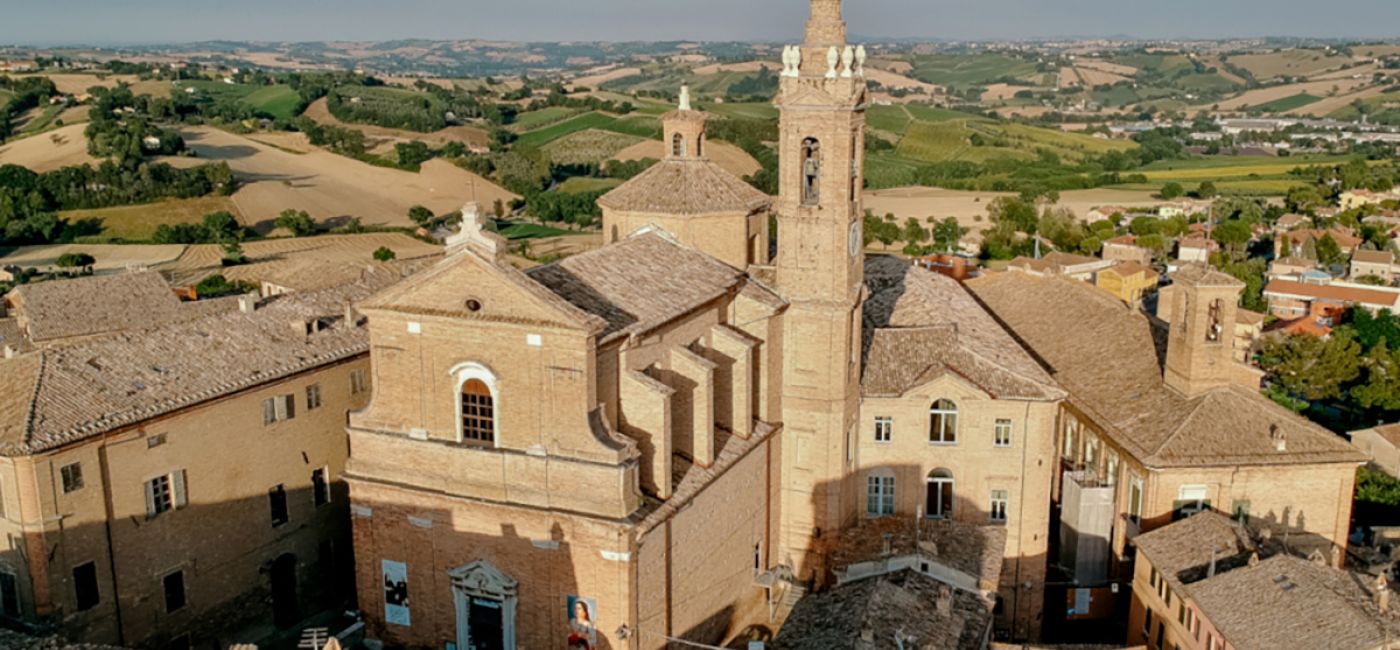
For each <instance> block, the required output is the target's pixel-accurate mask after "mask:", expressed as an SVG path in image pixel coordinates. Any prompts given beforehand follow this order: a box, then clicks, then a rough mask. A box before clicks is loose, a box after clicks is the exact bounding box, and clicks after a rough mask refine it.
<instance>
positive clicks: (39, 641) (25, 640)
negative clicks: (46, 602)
mask: <svg viewBox="0 0 1400 650" xmlns="http://www.w3.org/2000/svg"><path fill="white" fill-rule="evenodd" d="M0 648H4V649H5V650H122V649H121V648H118V647H117V646H110V645H103V644H100V643H75V642H72V641H68V640H67V639H64V638H63V637H60V636H46V637H36V636H29V635H27V634H21V633H19V632H15V631H13V630H5V629H0Z"/></svg>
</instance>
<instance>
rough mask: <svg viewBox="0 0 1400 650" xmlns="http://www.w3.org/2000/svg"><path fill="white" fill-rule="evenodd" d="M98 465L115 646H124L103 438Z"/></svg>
mask: <svg viewBox="0 0 1400 650" xmlns="http://www.w3.org/2000/svg"><path fill="white" fill-rule="evenodd" d="M97 458H98V463H99V465H100V466H101V468H102V507H103V508H105V509H106V513H107V516H106V518H105V520H104V521H103V522H102V526H103V528H104V529H105V532H106V535H107V565H108V567H109V568H110V571H111V574H112V604H113V605H115V607H114V612H113V613H114V616H115V618H116V621H117V645H119V646H125V645H126V626H125V624H123V622H122V598H121V589H120V587H118V585H117V553H116V543H115V542H114V540H113V537H112V520H113V518H114V517H115V516H116V515H115V514H114V512H115V508H114V507H113V505H112V466H111V463H110V462H109V461H108V458H107V439H106V438H105V437H104V438H103V440H102V443H101V444H100V445H98V447H97Z"/></svg>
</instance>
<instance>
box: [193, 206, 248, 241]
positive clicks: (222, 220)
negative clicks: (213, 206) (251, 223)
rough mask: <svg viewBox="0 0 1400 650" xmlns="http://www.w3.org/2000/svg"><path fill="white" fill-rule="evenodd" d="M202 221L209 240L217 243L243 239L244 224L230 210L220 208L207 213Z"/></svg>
mask: <svg viewBox="0 0 1400 650" xmlns="http://www.w3.org/2000/svg"><path fill="white" fill-rule="evenodd" d="M202 223H203V225H204V231H205V233H206V237H207V238H208V241H211V242H214V243H216V244H224V243H228V242H239V241H243V226H241V225H239V223H238V219H237V218H236V217H234V216H233V215H232V214H231V213H229V212H226V211H223V210H220V211H219V212H211V213H209V214H206V215H204V220H203V222H202Z"/></svg>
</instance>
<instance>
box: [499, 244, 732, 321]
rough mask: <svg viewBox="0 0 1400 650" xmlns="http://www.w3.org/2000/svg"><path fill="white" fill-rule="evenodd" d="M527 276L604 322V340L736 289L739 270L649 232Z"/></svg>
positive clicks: (565, 260)
mask: <svg viewBox="0 0 1400 650" xmlns="http://www.w3.org/2000/svg"><path fill="white" fill-rule="evenodd" d="M526 274H527V275H528V276H529V277H530V278H531V279H533V280H534V281H536V282H538V283H540V284H542V285H544V286H545V287H547V288H548V289H549V290H550V291H553V292H554V293H555V294H557V295H558V296H559V297H561V298H563V299H564V300H566V301H568V302H570V303H572V304H573V305H574V306H576V307H578V308H579V309H582V310H583V311H585V312H587V313H589V314H593V315H595V316H598V317H600V318H602V319H603V320H605V321H607V323H608V326H607V329H606V330H605V331H604V333H603V337H604V338H607V337H609V336H611V335H615V334H619V333H624V332H644V331H647V330H650V329H652V328H654V327H657V326H659V325H662V324H664V323H666V322H668V321H670V320H672V319H674V318H676V317H678V316H680V315H682V314H685V313H687V312H689V311H691V310H694V309H696V308H697V307H699V306H701V305H703V304H705V303H707V302H709V301H711V300H714V299H716V298H719V297H720V296H722V295H724V294H726V293H729V292H730V291H733V290H738V289H739V288H740V284H741V283H743V282H745V278H746V276H745V275H744V273H743V272H742V271H739V270H738V269H735V268H734V267H731V266H729V265H727V264H725V263H723V262H720V261H718V260H716V259H714V258H712V257H710V256H708V255H706V254H704V253H702V252H700V251H697V250H695V249H692V248H688V247H686V246H682V245H680V244H678V243H676V242H674V241H672V240H671V239H669V238H668V237H666V236H664V235H662V234H659V233H655V232H649V233H644V234H639V235H635V236H633V237H629V238H627V239H624V240H622V241H620V242H617V243H615V244H611V245H608V246H604V247H602V248H598V249H594V250H592V251H589V252H587V253H582V254H580V255H574V256H572V257H567V258H565V259H563V260H560V261H558V262H555V263H553V264H550V265H547V266H540V267H536V268H533V269H530V270H529V271H527V272H526Z"/></svg>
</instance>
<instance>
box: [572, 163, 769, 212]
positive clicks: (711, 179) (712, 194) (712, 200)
mask: <svg viewBox="0 0 1400 650" xmlns="http://www.w3.org/2000/svg"><path fill="white" fill-rule="evenodd" d="M772 200H773V199H772V197H769V196H768V195H767V194H764V193H763V192H760V191H758V190H756V189H754V187H753V186H752V185H749V184H748V183H745V182H744V181H743V180H742V179H740V178H739V177H738V176H735V175H734V174H731V173H729V172H728V171H725V170H724V168H723V167H720V166H719V165H718V164H715V163H714V162H711V161H709V160H705V159H683V158H669V159H666V160H663V161H661V162H659V163H656V164H655V165H652V166H651V168H650V169H647V170H646V171H644V172H642V173H640V174H638V175H637V176H635V177H633V178H632V179H631V180H629V181H627V182H626V183H623V184H622V185H619V186H617V187H616V188H614V189H613V190H612V191H611V192H608V193H607V194H604V195H603V196H602V197H600V198H599V199H598V205H600V206H602V207H604V208H606V209H609V210H619V211H622V212H651V213H656V214H666V215H708V214H717V213H722V212H752V211H754V210H758V209H760V208H763V207H765V206H767V205H769V204H770V203H772Z"/></svg>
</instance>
